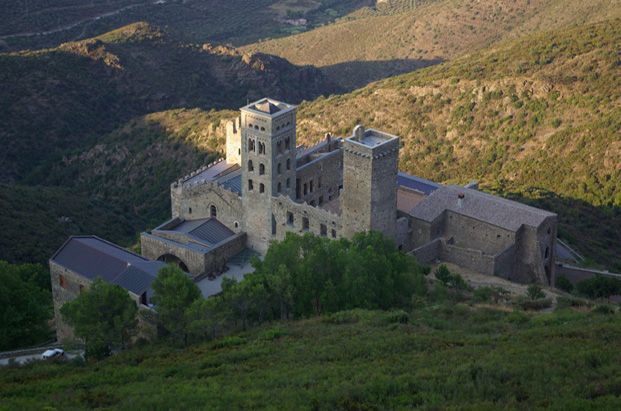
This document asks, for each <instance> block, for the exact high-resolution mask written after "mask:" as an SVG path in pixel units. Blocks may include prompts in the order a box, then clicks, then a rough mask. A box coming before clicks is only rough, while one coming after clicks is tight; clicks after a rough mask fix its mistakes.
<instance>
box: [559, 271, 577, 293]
mask: <svg viewBox="0 0 621 411" xmlns="http://www.w3.org/2000/svg"><path fill="white" fill-rule="evenodd" d="M555 285H556V288H558V289H559V290H563V291H565V292H568V293H571V292H572V291H573V289H574V285H573V284H572V283H571V281H569V280H568V279H567V277H565V276H562V275H561V276H558V277H557V278H556V284H555Z"/></svg>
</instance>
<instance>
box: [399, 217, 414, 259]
mask: <svg viewBox="0 0 621 411" xmlns="http://www.w3.org/2000/svg"><path fill="white" fill-rule="evenodd" d="M398 214H399V218H397V224H396V228H395V230H396V232H395V245H396V246H397V248H398V249H399V250H400V251H403V252H408V251H411V250H412V229H411V228H410V219H409V218H408V217H407V216H403V215H400V213H398Z"/></svg>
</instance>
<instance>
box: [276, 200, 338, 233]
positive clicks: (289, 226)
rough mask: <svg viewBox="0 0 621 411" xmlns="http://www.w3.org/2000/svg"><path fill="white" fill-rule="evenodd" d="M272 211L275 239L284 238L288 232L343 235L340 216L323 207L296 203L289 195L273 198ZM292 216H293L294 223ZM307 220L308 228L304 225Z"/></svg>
mask: <svg viewBox="0 0 621 411" xmlns="http://www.w3.org/2000/svg"><path fill="white" fill-rule="evenodd" d="M272 212H273V213H274V222H275V233H274V234H273V239H275V240H279V241H281V240H283V239H284V238H285V233H286V232H293V233H297V234H303V233H305V232H311V233H314V234H316V235H319V236H323V237H328V238H339V237H340V236H341V231H342V227H341V221H340V217H339V216H338V215H336V214H333V213H331V212H329V211H327V210H324V209H322V208H318V207H313V206H311V205H308V204H306V203H301V204H300V203H296V202H294V201H293V200H291V199H290V198H288V197H285V196H279V197H275V198H273V199H272ZM289 213H290V214H289ZM291 217H293V222H292V223H291V220H290V218H291ZM305 219H306V220H305ZM305 221H308V228H305V227H304V222H305ZM322 227H323V229H322ZM323 230H325V231H323Z"/></svg>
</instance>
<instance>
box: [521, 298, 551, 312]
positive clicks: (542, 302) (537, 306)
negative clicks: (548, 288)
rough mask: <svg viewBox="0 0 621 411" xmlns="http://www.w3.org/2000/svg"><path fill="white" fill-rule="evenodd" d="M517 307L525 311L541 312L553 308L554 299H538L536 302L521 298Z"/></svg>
mask: <svg viewBox="0 0 621 411" xmlns="http://www.w3.org/2000/svg"><path fill="white" fill-rule="evenodd" d="M517 305H518V306H519V307H520V308H521V309H523V310H532V311H539V310H543V309H546V308H550V307H552V299H551V298H538V299H536V300H533V299H527V298H519V299H518V300H517Z"/></svg>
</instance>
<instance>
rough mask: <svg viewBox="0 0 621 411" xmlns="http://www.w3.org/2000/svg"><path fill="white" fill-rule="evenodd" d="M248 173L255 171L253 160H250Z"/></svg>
mask: <svg viewBox="0 0 621 411" xmlns="http://www.w3.org/2000/svg"><path fill="white" fill-rule="evenodd" d="M248 171H254V165H253V164H252V160H248Z"/></svg>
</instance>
